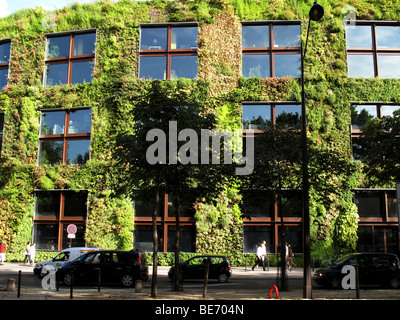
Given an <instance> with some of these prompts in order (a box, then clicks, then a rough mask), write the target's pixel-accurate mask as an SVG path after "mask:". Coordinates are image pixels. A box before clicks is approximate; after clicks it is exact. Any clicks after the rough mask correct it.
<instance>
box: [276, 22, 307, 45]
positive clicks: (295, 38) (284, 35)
mask: <svg viewBox="0 0 400 320" xmlns="http://www.w3.org/2000/svg"><path fill="white" fill-rule="evenodd" d="M273 29H274V47H275V48H282V47H286V48H287V47H300V33H301V26H300V25H282V26H274V28H273Z"/></svg>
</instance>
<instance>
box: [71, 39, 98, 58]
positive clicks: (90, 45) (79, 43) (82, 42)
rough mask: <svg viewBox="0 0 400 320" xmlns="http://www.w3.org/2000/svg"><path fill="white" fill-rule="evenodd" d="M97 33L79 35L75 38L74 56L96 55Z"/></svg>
mask: <svg viewBox="0 0 400 320" xmlns="http://www.w3.org/2000/svg"><path fill="white" fill-rule="evenodd" d="M95 43H96V33H84V34H77V35H75V37H74V56H81V55H86V54H94V50H95Z"/></svg>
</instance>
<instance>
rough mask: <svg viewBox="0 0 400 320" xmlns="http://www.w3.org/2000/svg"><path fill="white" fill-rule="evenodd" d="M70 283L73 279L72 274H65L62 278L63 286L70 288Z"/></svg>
mask: <svg viewBox="0 0 400 320" xmlns="http://www.w3.org/2000/svg"><path fill="white" fill-rule="evenodd" d="M72 281H73V278H72V274H71V273H67V274H66V275H65V276H64V278H63V282H64V284H65V285H66V286H70V285H71V283H72Z"/></svg>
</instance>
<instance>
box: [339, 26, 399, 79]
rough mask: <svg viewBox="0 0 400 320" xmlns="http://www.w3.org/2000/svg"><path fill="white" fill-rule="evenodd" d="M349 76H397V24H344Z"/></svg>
mask: <svg viewBox="0 0 400 320" xmlns="http://www.w3.org/2000/svg"><path fill="white" fill-rule="evenodd" d="M346 42H347V67H348V74H349V77H365V78H373V77H380V78H400V70H399V68H398V65H399V64H400V26H399V25H398V24H392V23H384V22H357V24H356V25H355V26H346Z"/></svg>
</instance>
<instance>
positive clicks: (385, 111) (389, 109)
mask: <svg viewBox="0 0 400 320" xmlns="http://www.w3.org/2000/svg"><path fill="white" fill-rule="evenodd" d="M398 109H400V106H388V105H383V106H382V107H381V116H382V117H385V116H387V117H393V112H395V111H396V110H398Z"/></svg>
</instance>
